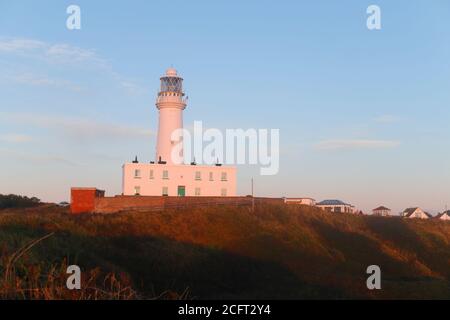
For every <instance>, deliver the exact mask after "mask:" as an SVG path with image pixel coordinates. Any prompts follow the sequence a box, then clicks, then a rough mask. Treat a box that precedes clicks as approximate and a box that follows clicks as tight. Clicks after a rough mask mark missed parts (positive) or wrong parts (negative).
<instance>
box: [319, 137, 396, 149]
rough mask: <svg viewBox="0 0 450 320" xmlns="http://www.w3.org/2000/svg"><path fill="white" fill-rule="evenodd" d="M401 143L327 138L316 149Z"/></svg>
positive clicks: (387, 146)
mask: <svg viewBox="0 0 450 320" xmlns="http://www.w3.org/2000/svg"><path fill="white" fill-rule="evenodd" d="M398 145H400V142H398V141H392V140H367V139H341V140H325V141H321V142H319V143H317V144H315V146H314V147H315V149H317V150H323V151H335V150H357V149H386V148H394V147H397V146H398Z"/></svg>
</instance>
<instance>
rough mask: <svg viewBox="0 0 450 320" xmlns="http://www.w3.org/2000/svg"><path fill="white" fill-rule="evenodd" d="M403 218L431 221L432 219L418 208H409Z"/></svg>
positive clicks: (404, 212)
mask: <svg viewBox="0 0 450 320" xmlns="http://www.w3.org/2000/svg"><path fill="white" fill-rule="evenodd" d="M401 215H402V217H404V218H418V219H430V218H432V216H431V214H429V213H428V212H425V211H423V210H422V209H420V208H418V207H414V208H407V209H405V210H404V211H403V212H402V214H401Z"/></svg>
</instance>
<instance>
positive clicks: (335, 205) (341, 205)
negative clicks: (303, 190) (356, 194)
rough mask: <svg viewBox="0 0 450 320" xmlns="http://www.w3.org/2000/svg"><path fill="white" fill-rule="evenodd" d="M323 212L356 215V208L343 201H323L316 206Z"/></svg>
mask: <svg viewBox="0 0 450 320" xmlns="http://www.w3.org/2000/svg"><path fill="white" fill-rule="evenodd" d="M316 206H317V207H319V208H320V209H322V210H325V211H328V212H335V213H354V212H355V207H354V206H353V205H351V204H348V203H345V202H343V201H341V200H323V201H320V202H318V203H317V204H316Z"/></svg>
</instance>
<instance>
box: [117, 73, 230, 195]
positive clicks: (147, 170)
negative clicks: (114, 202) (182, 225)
mask: <svg viewBox="0 0 450 320" xmlns="http://www.w3.org/2000/svg"><path fill="white" fill-rule="evenodd" d="M160 80H161V88H160V90H159V92H158V96H157V98H156V107H157V109H158V112H159V124H158V138H157V139H158V140H157V141H156V161H150V163H145V162H139V161H138V159H137V157H136V158H135V159H134V161H132V162H127V163H124V164H123V166H122V170H123V175H122V194H123V195H125V196H132V195H133V196H176V197H230V196H231V197H232V196H236V167H234V166H224V165H222V164H221V163H216V164H214V165H201V164H196V163H195V162H192V163H190V164H185V163H184V159H183V146H182V144H183V136H182V134H180V133H182V132H181V130H178V129H183V110H184V109H185V108H186V98H185V97H184V92H183V78H181V77H180V76H178V74H177V71H176V70H175V69H173V68H169V69H167V71H166V74H165V75H164V76H162V77H161V78H160ZM177 130H178V132H177ZM174 132H175V133H178V134H174Z"/></svg>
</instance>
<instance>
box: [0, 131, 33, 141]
mask: <svg viewBox="0 0 450 320" xmlns="http://www.w3.org/2000/svg"><path fill="white" fill-rule="evenodd" d="M32 140H33V138H32V137H31V136H28V135H25V134H15V133H10V134H2V135H0V141H3V142H9V143H23V142H30V141H32Z"/></svg>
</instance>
